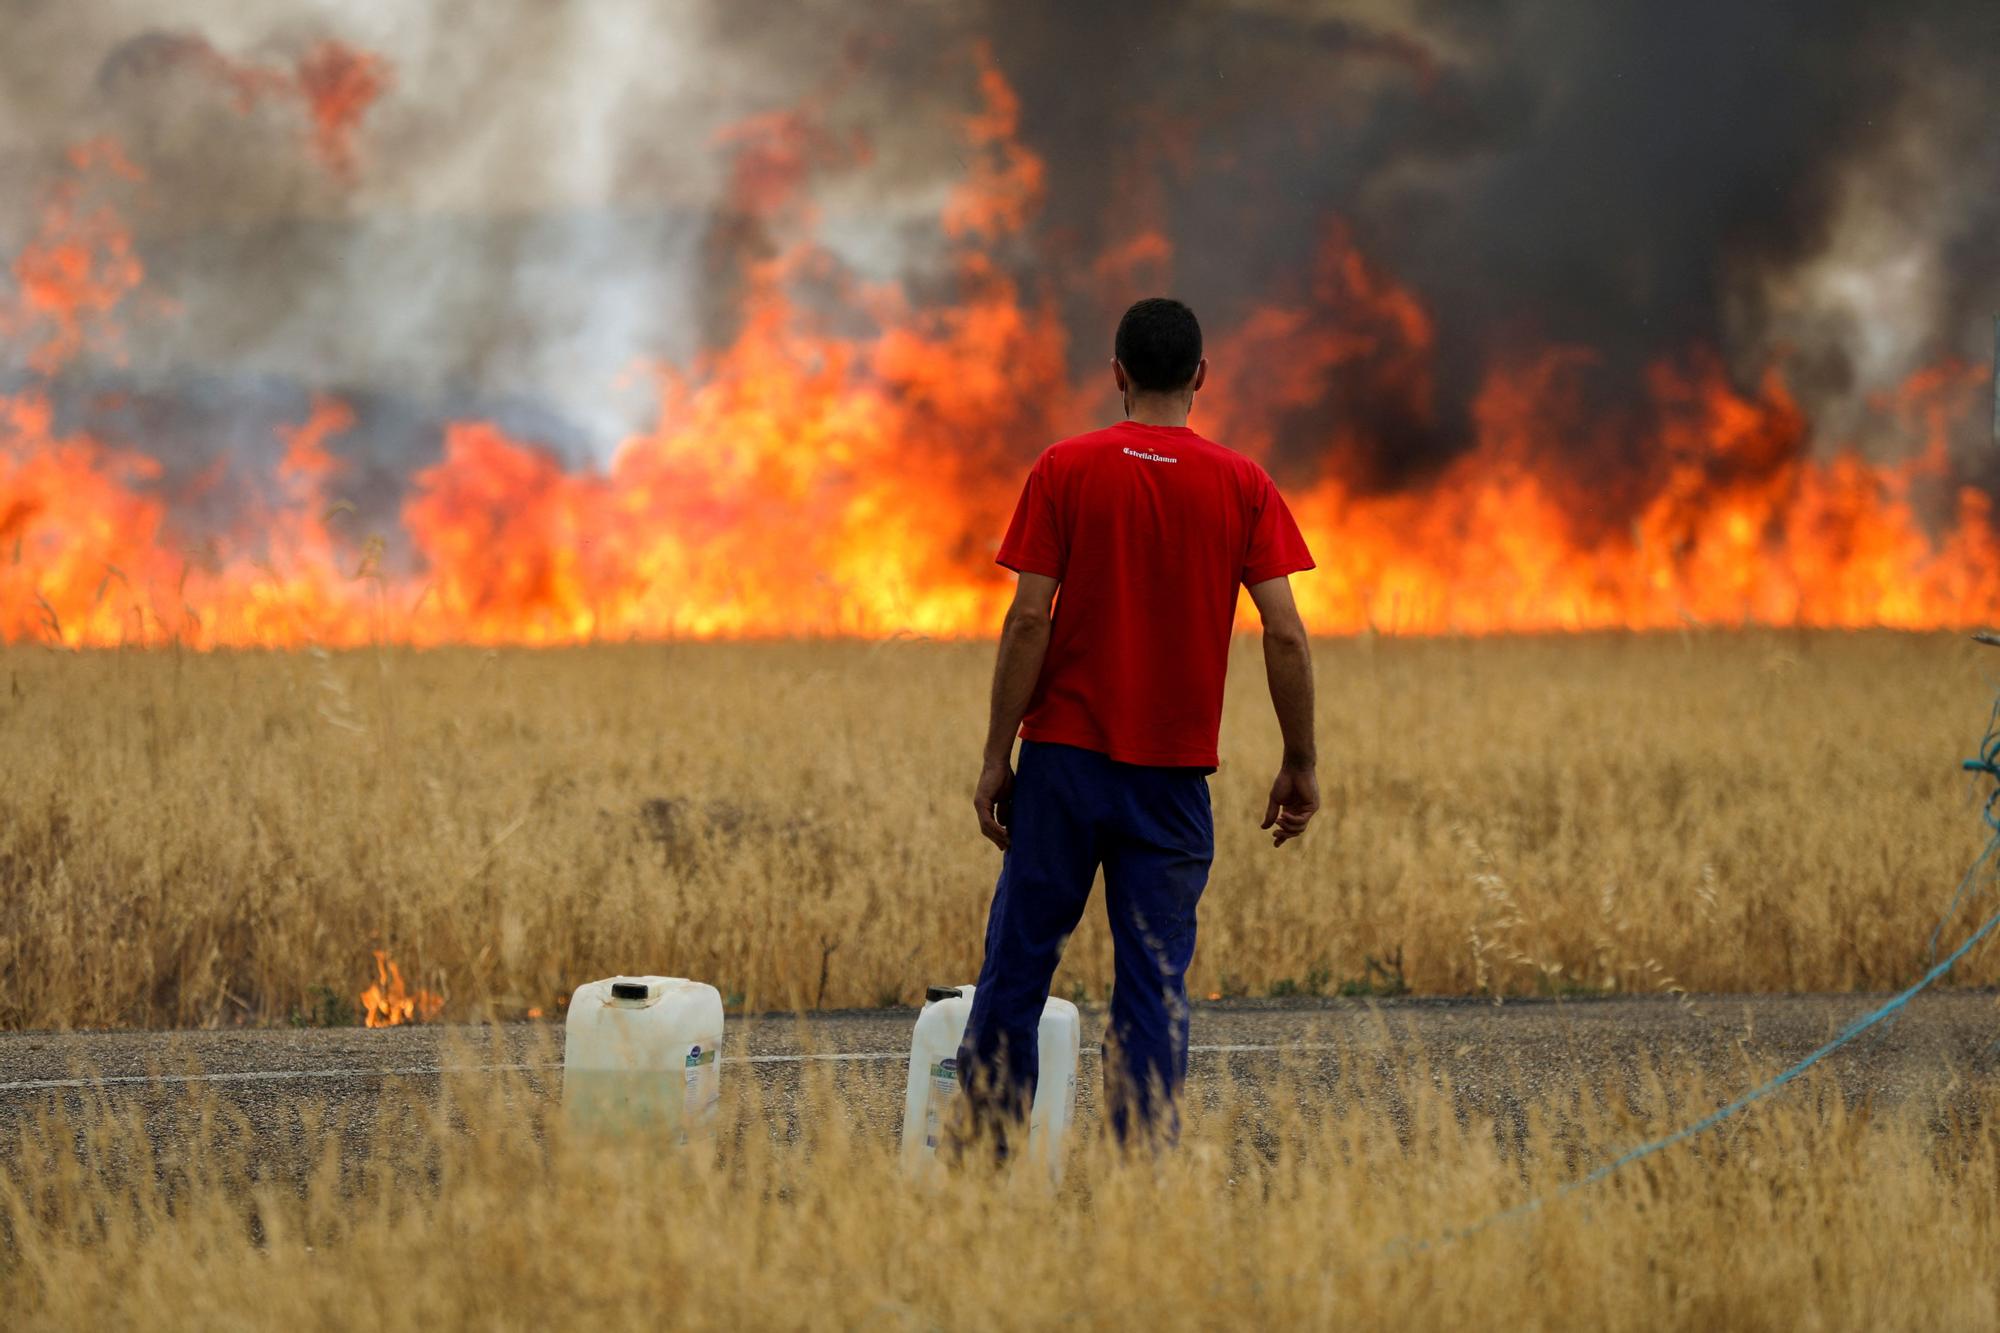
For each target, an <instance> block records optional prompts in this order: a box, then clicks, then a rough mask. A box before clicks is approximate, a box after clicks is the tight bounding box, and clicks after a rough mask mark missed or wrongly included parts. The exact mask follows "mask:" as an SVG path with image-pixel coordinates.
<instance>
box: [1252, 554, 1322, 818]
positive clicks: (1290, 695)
mask: <svg viewBox="0 0 2000 1333" xmlns="http://www.w3.org/2000/svg"><path fill="white" fill-rule="evenodd" d="M1250 600H1251V601H1253V602H1255V603H1256V604H1257V614H1258V615H1259V616H1261V617H1263V620H1264V676H1265V679H1266V680H1267V681H1268V682H1269V684H1270V686H1271V706H1272V707H1273V708H1275V709H1276V710H1277V713H1278V730H1279V731H1280V732H1281V733H1282V734H1283V735H1284V738H1285V755H1284V759H1283V760H1282V761H1281V763H1280V765H1279V768H1278V777H1277V780H1276V781H1275V782H1273V783H1272V784H1271V799H1270V800H1269V801H1268V802H1267V803H1266V804H1265V806H1264V823H1263V825H1262V827H1264V828H1270V827H1271V826H1272V825H1273V824H1275V825H1277V831H1276V832H1274V833H1273V834H1272V835H1271V845H1272V846H1273V847H1282V846H1284V845H1285V843H1286V842H1288V841H1290V840H1291V839H1293V838H1296V837H1298V836H1299V835H1301V834H1303V833H1304V832H1305V831H1306V824H1307V822H1308V821H1310V820H1311V819H1312V817H1313V816H1314V815H1315V814H1317V813H1318V812H1319V777H1318V774H1317V767H1318V764H1319V747H1318V744H1317V743H1316V742H1315V741H1314V739H1313V675H1312V645H1311V644H1310V643H1309V642H1308V640H1307V639H1306V626H1305V622H1304V621H1303V620H1301V619H1300V618H1299V608H1298V605H1297V603H1295V602H1293V601H1292V581H1291V579H1289V578H1286V577H1282V576H1281V577H1279V578H1275V579H1266V580H1265V581H1264V582H1262V583H1253V584H1251V585H1250Z"/></svg>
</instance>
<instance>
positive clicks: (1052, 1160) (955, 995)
mask: <svg viewBox="0 0 2000 1333" xmlns="http://www.w3.org/2000/svg"><path fill="white" fill-rule="evenodd" d="M972 992H973V988H972V987H971V986H932V987H931V988H930V989H929V990H928V991H927V992H925V1003H924V1008H923V1012H922V1013H920V1014H918V1015H917V1030H916V1035H915V1036H914V1037H912V1038H911V1040H910V1083H909V1088H908V1090H907V1092H906V1093H905V1095H904V1098H903V1169H904V1170H905V1171H907V1172H908V1173H909V1174H910V1175H912V1176H914V1177H916V1178H917V1179H919V1180H925V1179H931V1178H934V1177H935V1175H936V1171H937V1165H938V1161H937V1148H938V1138H939V1135H940V1133H941V1132H942V1129H943V1126H944V1124H945V1122H946V1118H947V1116H948V1115H949V1114H950V1111H951V1105H952V1102H953V1100H954V1099H955V1098H957V1097H959V1096H961V1095H962V1093H961V1091H960V1088H959V1085H958V1044H959V1043H960V1042H961V1041H963V1040H964V1039H965V1022H966V1019H968V1018H970V1017H971V1015H972ZM1081 1042H1082V1026H1081V1024H1080V1023H1079V1022H1078V1020H1077V1014H1076V1006H1075V1005H1073V1004H1071V1003H1070V1002H1069V1001H1068V1000H1058V999H1054V998H1051V999H1050V1000H1049V1002H1048V1003H1047V1004H1045V1005H1043V1006H1042V1027H1041V1036H1040V1039H1039V1042H1038V1045H1039V1046H1040V1049H1041V1077H1040V1079H1039V1081H1038V1082H1037V1083H1036V1084H1035V1104H1034V1106H1033V1107H1032V1108H1031V1109H1030V1110H1029V1113H1028V1149H1027V1154H1028V1156H1029V1157H1030V1158H1039V1159H1040V1160H1042V1161H1043V1162H1045V1163H1046V1164H1047V1167H1048V1172H1049V1178H1050V1179H1051V1180H1054V1181H1058V1182H1060V1181H1061V1180H1062V1171H1063V1147H1064V1141H1065V1139H1066V1137H1067V1135H1068V1133H1069V1127H1070V1122H1071V1120H1072V1119H1073V1118H1074V1117H1075V1114H1076V1063H1077V1057H1078V1054H1079V1052H1080V1049H1081Z"/></svg>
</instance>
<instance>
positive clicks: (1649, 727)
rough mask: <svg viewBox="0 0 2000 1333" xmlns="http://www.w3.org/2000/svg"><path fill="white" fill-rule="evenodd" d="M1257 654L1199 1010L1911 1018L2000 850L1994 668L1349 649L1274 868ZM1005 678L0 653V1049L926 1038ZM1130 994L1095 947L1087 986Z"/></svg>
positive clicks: (700, 664) (859, 646)
mask: <svg viewBox="0 0 2000 1333" xmlns="http://www.w3.org/2000/svg"><path fill="white" fill-rule="evenodd" d="M1256 652H1257V645H1256V642H1255V640H1254V639H1245V640H1242V641H1239V643H1238V644H1237V647H1236V652H1235V658H1234V661H1233V666H1232V671H1231V684H1230V693H1229V702H1228V707H1227V713H1226V717H1225V722H1224V729H1223V766H1222V769H1221V771H1220V772H1218V773H1217V774H1216V776H1215V777H1214V779H1213V780H1212V781H1213V789H1214V797H1215V806H1216V822H1217V828H1218V833H1217V843H1218V846H1217V860H1216V866H1215V871H1214V876H1213V878H1212V880H1211V883H1210V887H1209V890H1208V893H1207V896H1206V897H1205V899H1204V902H1203V912H1202V935H1201V942H1200V947H1199V951H1198V953H1197V955H1196V959H1195V963H1194V969H1193V972H1192V973H1191V976H1190V983H1191V985H1192V986H1193V987H1194V988H1195V989H1196V990H1197V991H1198V992H1199V993H1201V994H1205V995H1225V996H1228V995H1242V994H1249V995H1265V994H1280V995H1282V994H1288V993H1295V992H1314V993H1318V992H1327V993H1332V992H1337V991H1342V990H1345V991H1348V992H1350V993H1352V992H1369V993H1384V992H1394V991H1399V990H1402V989H1405V988H1407V989H1410V990H1413V991H1416V992H1427V993H1444V994H1491V995H1494V996H1508V995H1523V994H1548V993H1555V994H1582V993H1595V992H1604V991H1619V992H1675V991H1680V990H1692V991H1790V990H1846V989H1852V988H1882V987H1888V986H1892V985H1894V984H1896V983H1898V982H1902V981H1906V980H1908V979H1910V978H1911V977H1912V976H1913V975H1914V974H1915V972H1916V971H1917V970H1918V964H1919V962H1920V960H1921V958H1922V949H1923V945H1924V941H1925V940H1926V938H1927V937H1928V934H1929V931H1930V928H1931V925H1932V924H1933V921H1934V919H1935V918H1936V916H1937V913H1938V912H1939V910H1940V909H1941V908H1942V906H1943V904H1944V902H1945V899H1946V897H1947V896H1948V894H1949V891H1950V889H1951V887H1952V885H1953V884H1954V883H1955V882H1956V880H1957V878H1958V876H1959V875H1960V873H1961V872H1962V871H1963V868H1964V867H1965V865H1966V864H1967V862H1968V861H1969V860H1970V859H1971V857H1972V856H1973V855H1974V854H1975V852H1976V851H1977V849H1978V848H1979V847H1980V845H1981V844H1982V843H1983V840H1984V830H1983V828H1982V826H1981V824H1980V822H1979V819H1978V818H1977V809H1978V805H1977V796H1976V794H1975V792H1974V791H1973V788H1972V785H1971V782H1970V780H1969V779H1968V777H1967V776H1966V775H1965V774H1964V773H1962V772H1960V771H1959V769H1958V765H1957V761H1958V760H1959V759H1960V758H1961V757H1962V756H1965V755H1968V754H1970V753H1972V751H1973V749H1974V747H1975V746H1976V744H1977V741H1978V736H1979V732H1980V730H1981V728H1982V727H1983V724H1984V722H1985V717H1986V712H1987V709H1988V706H1989V703H1990V699H1991V694H1990V688H1991V685H1990V680H1989V674H1990V673H1989V672H1988V671H1987V668H1989V667H2000V660H1995V661H1992V662H1989V661H1987V660H1986V658H1987V657H1988V656H1994V657H1996V658H2000V655H1994V654H1992V653H1991V650H1982V649H1979V648H1978V647H1976V646H1974V645H1972V644H1970V643H1968V642H1967V641H1966V640H1964V639H1963V638H1962V637H1958V636H1951V635H1898V634H1888V633H1862V634H1854V633H1815V632H1787V631H1755V632H1750V631H1746V632H1690V633H1688V634H1667V635H1638V636H1635V635H1622V634H1619V635H1593V636H1583V637H1561V636H1556V637H1547V638H1511V639H1504V638H1503V639H1483V640H1449V639H1437V640H1397V639H1392V638H1383V637H1373V638H1362V639H1346V640H1334V641H1324V642H1321V643H1319V644H1318V645H1317V648H1316V668H1317V673H1318V681H1319V698H1320V709H1319V715H1320V723H1319V730H1320V752H1321V784H1322V788H1323V790H1324V792H1325V795H1326V797H1327V798H1328V801H1329V804H1330V806H1331V812H1330V813H1329V814H1328V815H1327V816H1324V817H1323V818H1322V820H1321V822H1320V823H1319V824H1318V825H1316V826H1315V827H1314V829H1313V830H1312V832H1311V833H1310V835H1309V836H1308V837H1307V838H1306V839H1305V840H1304V841H1303V842H1302V843H1300V844H1295V845H1293V846H1289V847H1286V848H1283V849H1280V850H1274V849H1272V848H1271V847H1270V846H1269V844H1268V840H1267V838H1266V837H1265V836H1264V835H1261V834H1260V833H1259V832H1258V830H1257V827H1256V824H1257V818H1258V815H1259V814H1260V813H1261V809H1262V805H1263V795H1264V789H1265V787H1266V786H1267V785H1268V783H1269V780H1270V776H1271V771H1272V768H1273V766H1274V764H1275V761H1276V758H1277V754H1278V741H1277V734H1276V728H1275V725H1274V723H1273V722H1272V720H1271V718H1270V713H1269V707H1268V704H1267V702H1266V701H1265V699H1264V698H1263V693H1262V691H1263V686H1262V673H1261V670H1260V667H1259V663H1258V661H1257V658H1256ZM991 655H992V649H991V647H990V645H985V644H976V643H972V644H968V643H935V642H919V641H897V642H886V643H877V644H866V643H852V642H814V643H804V642H801V643H737V644H699V643H685V644H659V645H597V646H589V647H580V648H573V649H560V650H526V649H521V650H498V651H489V650H479V649H470V648H466V649H451V650H439V651H425V652H418V651H412V650H406V649H394V648H382V649H369V650H358V651H353V652H345V653H333V654H328V653H321V652H298V653H261V652H242V653H235V652H218V653H212V654H197V653H180V652H172V651H146V652H141V651H132V652H116V651H104V652H88V653H65V652H56V651H51V650H48V649H43V648H33V647H25V646H17V647H13V648H9V649H5V650H0V677H4V682H0V754H4V756H5V765H4V768H0V980H4V983H5V984H4V985H0V1027H5V1028H15V1029H19V1028H46V1027H100V1026H120V1025H123V1026H173V1025H179V1026H200V1025H218V1024H282V1023H287V1022H291V1023H340V1022H350V1021H353V1019H354V1017H355V1000H356V996H357V994H358V993H359V992H360V991H361V989H362V988H363V987H364V986H365V985H367V984H368V983H369V982H370V981H372V980H374V979H375V976H376V968H375V963H374V961H373V953H374V951H376V950H383V951H386V952H387V954H388V955H389V956H390V958H391V959H393V960H394V961H395V962H396V963H397V964H398V967H399V969H400V971H401V973H402V974H403V975H405V976H407V977H408V978H409V980H410V983H411V985H412V987H421V988H423V989H425V990H427V991H429V992H431V993H433V994H434V995H435V996H436V997H437V998H438V1000H439V1001H440V1002H441V1008H439V1009H438V1011H437V1012H438V1013H439V1014H440V1015H441V1016H442V1017H444V1018H447V1019H456V1020H480V1019H486V1018H501V1019H505V1018H518V1017H522V1016H526V1015H529V1014H531V1013H537V1012H539V1013H541V1014H544V1015H547V1016H549V1017H554V1016H555V1015H556V1014H557V1013H559V1010H560V1005H561V1003H562V1001H563V998H564V997H565V996H566V995H567V993H568V991H569V989H570V988H571V987H572V986H574V985H576V984H577V983H578V982H580V981H583V980H587V979H590V978H593V977H598V976H603V975H607V974H610V973H614V972H620V971H629V972H662V973H673V974H681V975H687V976H692V977H697V978H702V979H705V980H708V981H711V982H713V983H714V984H716V985H717V986H718V987H720V988H721V989H722V990H723V992H724V994H725V995H726V996H728V997H729V999H730V1002H731V1003H732V1005H733V1006H736V1007H740V1008H748V1009H768V1008H787V1007H840V1006H873V1005H884V1004H893V1003H909V1002H911V1001H913V1000H915V999H918V998H920V996H921V993H922V988H923V987H924V985H925V984H926V983H928V982H939V981H957V980H966V979H969V978H970V977H971V976H972V975H973V974H974V972H975V971H976V969H977V966H978V962H979V947H980V940H981V933H982V923H983V920H984V912H985V908H986V903H987V899H988V895H989V893H990V891H991V886H992V881H993V876H994V874H995V872H996V870H997V867H998V854H997V853H996V852H995V851H994V850H993V849H992V848H991V847H989V846H988V845H987V844H986V843H984V842H983V841H981V840H980V839H979V837H978V836H977V833H976V828H975V824H974V821H973V818H972V815H971V811H970V802H969V794H970V789H971V783H972V779H973V777H974V775H975V771H976V767H977V757H978V746H979V737H980V735H981V731H982V728H983V725H984V717H983V709H984V702H985V689H986V681H987V674H988V672H989V670H990V660H991ZM1110 975H1111V968H1110V950H1109V936H1108V932H1107V931H1106V930H1105V928H1104V925H1103V921H1102V919H1101V916H1099V915H1096V914H1093V915H1091V916H1090V917H1087V918H1086V925H1085V927H1084V929H1083V930H1082V931H1080V932H1079V934H1078V936H1077V938H1076V939H1075V940H1074V941H1073V942H1072V945H1071V948H1070V951H1069V954H1068V957H1067V959H1066V961H1065V963H1064V966H1063V970H1062V972H1061V973H1060V974H1059V976H1058V979H1057V990H1058V992H1059V993H1061V994H1065V995H1071V996H1075V997H1079V998H1087V999H1101V998H1103V996H1104V994H1105V988H1106V986H1107V984H1108V981H1109V978H1110ZM1996 977H2000V967H1996V966H1995V964H1994V962H1993V961H1992V959H1991V958H1990V957H1988V956H1984V955H1975V957H1974V958H1973V959H1971V960H1969V961H1968V963H1967V965H1966V968H1965V969H1964V971H1963V973H1962V974H1961V975H1957V976H1955V977H1954V980H1955V981H1957V982H1962V983H1963V982H1981V981H1992V980H1994V979H1995V978H1996Z"/></svg>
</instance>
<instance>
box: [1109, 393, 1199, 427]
mask: <svg viewBox="0 0 2000 1333" xmlns="http://www.w3.org/2000/svg"><path fill="white" fill-rule="evenodd" d="M1193 407H1194V395H1193V394H1189V395H1187V397H1185V398H1183V397H1181V396H1180V395H1179V394H1175V395H1174V396H1173V397H1171V398H1169V397H1166V396H1164V395H1155V394H1146V395H1144V396H1141V395H1139V394H1134V395H1133V396H1132V399H1131V401H1130V402H1129V403H1127V404H1126V407H1125V419H1126V420H1127V421H1136V422H1138V423H1139V424H1140V425H1141V426H1185V425H1187V419H1188V413H1189V411H1191V410H1192V409H1193Z"/></svg>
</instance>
